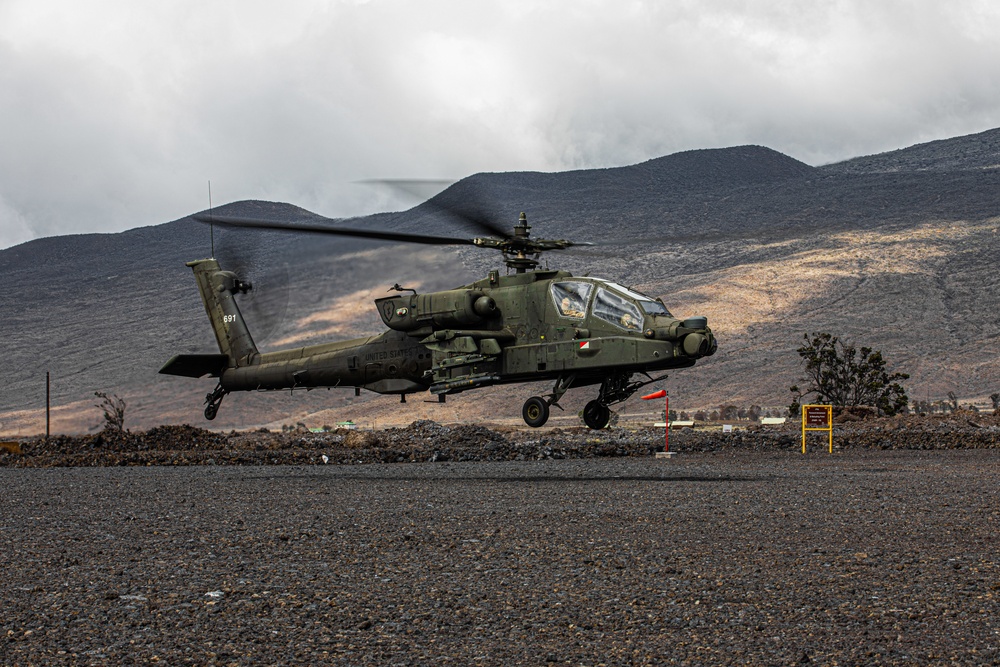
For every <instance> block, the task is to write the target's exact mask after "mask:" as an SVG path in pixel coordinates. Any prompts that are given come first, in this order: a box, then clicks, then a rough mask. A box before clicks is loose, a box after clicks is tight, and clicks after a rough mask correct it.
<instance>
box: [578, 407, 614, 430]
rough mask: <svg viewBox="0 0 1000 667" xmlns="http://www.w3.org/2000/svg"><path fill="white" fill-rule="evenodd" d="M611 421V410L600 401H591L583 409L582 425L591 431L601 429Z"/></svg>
mask: <svg viewBox="0 0 1000 667" xmlns="http://www.w3.org/2000/svg"><path fill="white" fill-rule="evenodd" d="M610 421H611V408H609V407H608V406H606V405H604V404H603V403H601V402H600V401H591V402H590V403H587V405H586V407H584V408H583V423H585V424H586V425H587V426H589V427H590V428H592V429H602V428H604V427H606V426H607V425H608V423H609V422H610Z"/></svg>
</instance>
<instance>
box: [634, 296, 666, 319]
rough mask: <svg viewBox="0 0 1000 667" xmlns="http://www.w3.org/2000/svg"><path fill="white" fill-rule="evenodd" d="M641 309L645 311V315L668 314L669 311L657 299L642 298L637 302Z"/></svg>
mask: <svg viewBox="0 0 1000 667" xmlns="http://www.w3.org/2000/svg"><path fill="white" fill-rule="evenodd" d="M639 305H640V306H642V309H643V310H644V311H646V314H647V315H668V316H669V315H670V311H669V310H667V307H666V306H664V305H663V304H662V303H660V302H659V301H647V300H646V299H643V300H642V301H640V302H639Z"/></svg>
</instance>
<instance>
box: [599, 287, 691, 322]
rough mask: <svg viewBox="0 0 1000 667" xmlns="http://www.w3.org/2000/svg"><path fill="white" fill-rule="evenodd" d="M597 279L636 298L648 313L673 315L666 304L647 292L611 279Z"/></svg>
mask: <svg viewBox="0 0 1000 667" xmlns="http://www.w3.org/2000/svg"><path fill="white" fill-rule="evenodd" d="M596 280H598V281H600V282H602V283H604V284H605V285H607V286H608V287H613V288H614V289H616V290H618V291H619V292H621V293H622V294H624V295H625V296H627V297H630V298H632V299H635V300H636V301H637V302H639V305H640V306H642V309H643V311H645V312H646V314H647V315H667V316H670V317H673V315H670V311H669V310H667V307H666V306H664V305H663V304H662V303H660V302H659V301H657V300H656V299H653V298H652V297H650V296H647V295H646V294H640V293H639V292H636V291H635V290H632V289H629V288H628V287H625V286H624V285H619V284H618V283H613V282H611V281H610V280H602V279H601V278H597V279H596Z"/></svg>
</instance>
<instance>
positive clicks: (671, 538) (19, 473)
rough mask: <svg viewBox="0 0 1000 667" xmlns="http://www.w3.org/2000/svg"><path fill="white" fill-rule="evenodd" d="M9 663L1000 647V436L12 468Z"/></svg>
mask: <svg viewBox="0 0 1000 667" xmlns="http://www.w3.org/2000/svg"><path fill="white" fill-rule="evenodd" d="M0 488H2V489H3V494H4V502H3V505H2V506H0V567H2V570H3V573H4V574H3V578H2V580H0V581H2V583H0V608H2V609H3V613H2V616H0V629H2V635H3V636H2V639H0V664H11V665H30V664H82V665H91V664H93V665H103V664H149V663H153V662H159V663H162V664H220V665H223V664H225V665H228V664H239V665H245V664H279V665H280V664H285V665H290V664H296V665H298V664H318V663H332V664H351V665H356V664H371V665H376V664H377V665H393V664H398V665H421V664H442V663H444V664H484V665H486V664H489V665H501V664H504V665H509V664H526V665H544V664H549V663H551V664H573V665H599V664H608V665H634V664H733V665H736V664H759V665H787V664H801V663H812V664H823V665H835V664H836V665H858V664H882V665H886V664H892V665H914V664H917V665H921V664H928V665H931V664H934V665H937V664H968V665H982V664H998V663H1000V649H998V647H1000V634H998V633H1000V620H998V619H1000V609H998V604H997V599H998V595H1000V568H998V555H997V554H998V550H997V546H996V540H997V538H996V536H997V531H998V522H1000V504H998V489H1000V451H997V450H974V451H872V450H860V449H859V450H845V451H839V452H837V453H835V454H833V455H829V454H826V453H825V452H820V451H816V452H812V453H810V454H808V455H806V456H803V455H801V454H799V453H797V451H796V450H795V449H793V448H792V449H787V450H782V451H770V452H756V451H748V450H740V451H726V450H722V451H714V452H713V451H709V452H694V453H683V454H679V455H677V456H675V457H674V458H673V459H670V460H666V459H654V458H652V457H650V456H629V457H616V458H588V459H571V458H566V459H563V460H557V459H551V460H542V461H531V460H527V461H516V460H515V461H505V462H469V463H464V462H436V463H402V464H376V465H354V466H333V465H325V466H324V465H308V466H214V465H202V466H185V467H156V466H154V467H127V468H126V467H116V468H108V467H78V468H46V469H30V468H12V467H7V468H0Z"/></svg>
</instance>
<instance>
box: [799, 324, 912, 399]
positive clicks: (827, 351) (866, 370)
mask: <svg viewBox="0 0 1000 667" xmlns="http://www.w3.org/2000/svg"><path fill="white" fill-rule="evenodd" d="M803 339H804V341H805V343H804V344H803V345H802V347H800V348H799V349H798V350H796V351H797V352H798V353H799V356H800V357H802V359H803V360H804V361H805V365H806V377H804V378H802V379H801V380H800V382H806V383H808V384H806V385H805V389H804V390H803V389H800V388H799V386H798V385H793V386H792V387H790V390H791V391H792V393H793V394H795V396H794V398H793V401H792V405H791V406H789V411H790V412H791V414H792V416H796V415H797V413H798V412H799V409H800V408H801V405H802V401H801V399H802V398H803V397H804V396H807V395H809V394H815V400H817V401H821V402H824V403H830V404H832V405H839V406H858V405H870V406H872V407H874V408H875V409H876V410H877V411H878V413H879V414H880V415H894V414H897V413H899V412H904V411H905V410H906V406H907V404H908V403H909V399H908V398H907V396H906V390H905V389H904V388H903V385H901V384H900V381H901V380H906V379H908V378H909V377H910V376H909V375H908V374H906V373H889V372H888V370H886V362H885V359H883V358H882V353H881V352H879V351H878V350H873V349H872V348H870V347H862V348H857V347H855V346H854V344H853V343H845V342H843V341H841V340H840V338H838V337H837V336H834V335H832V334H828V333H814V334H812V335H811V336H810V335H809V334H806V335H804V336H803Z"/></svg>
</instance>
